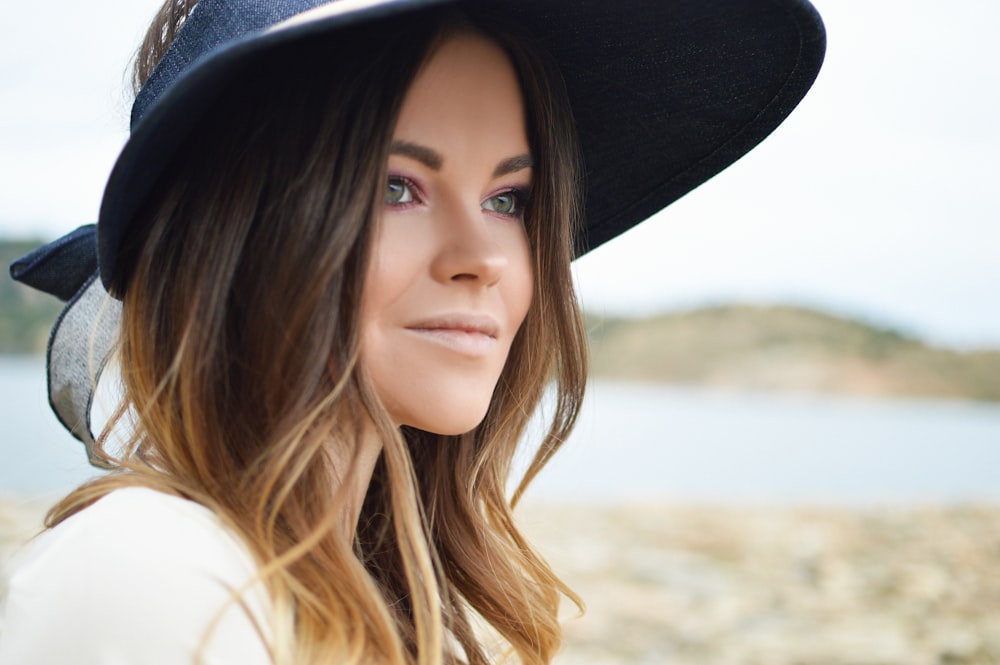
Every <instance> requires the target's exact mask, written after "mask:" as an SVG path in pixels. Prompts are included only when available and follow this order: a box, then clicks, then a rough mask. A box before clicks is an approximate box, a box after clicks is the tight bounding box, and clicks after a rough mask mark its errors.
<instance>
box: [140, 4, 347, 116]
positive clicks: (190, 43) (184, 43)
mask: <svg viewBox="0 0 1000 665" xmlns="http://www.w3.org/2000/svg"><path fill="white" fill-rule="evenodd" d="M330 1H331V0H200V1H199V2H198V4H196V5H195V7H194V9H193V10H192V11H191V15H190V16H188V18H187V19H186V20H185V21H184V23H183V25H182V26H181V28H180V30H179V31H178V33H177V36H176V38H175V39H174V41H173V43H172V44H171V45H170V46H169V47H168V48H167V51H166V53H164V55H163V58H162V59H161V60H160V62H159V63H157V65H156V67H155V68H154V69H153V72H152V74H150V76H149V79H148V80H147V81H146V82H145V83H144V84H143V86H142V89H141V90H140V91H139V93H138V94H137V95H136V98H135V102H134V103H133V104H132V116H131V120H130V123H131V129H132V130H133V131H134V130H135V128H136V126H137V125H138V124H139V123H140V122H141V121H142V119H143V118H144V117H146V114H147V113H148V112H149V110H150V109H151V108H152V107H153V106H154V105H155V104H156V102H157V100H159V99H160V97H162V96H163V94H164V93H165V92H167V91H168V90H169V89H170V87H171V86H173V84H174V83H175V82H176V81H177V79H178V78H180V77H181V76H182V75H183V74H184V73H185V72H187V71H189V70H191V69H193V68H194V65H196V64H197V63H198V62H199V61H201V60H203V59H204V58H205V57H206V56H207V55H208V54H210V53H212V52H213V51H215V50H216V49H218V48H220V47H222V46H224V45H227V44H231V43H233V42H236V41H239V40H241V39H243V38H246V37H247V36H249V35H256V34H259V33H261V32H264V31H266V30H267V29H268V28H270V27H271V26H274V25H276V24H278V23H281V22H282V21H285V20H287V19H289V18H291V17H293V16H295V15H296V14H300V13H302V12H304V11H307V10H309V9H314V8H316V7H318V6H320V5H325V4H327V3H329V2H330Z"/></svg>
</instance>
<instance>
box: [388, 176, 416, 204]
mask: <svg viewBox="0 0 1000 665" xmlns="http://www.w3.org/2000/svg"><path fill="white" fill-rule="evenodd" d="M385 202H386V203H387V204H388V205H403V204H406V203H412V202H413V187H412V186H411V185H410V183H409V182H407V181H406V179H405V178H398V177H394V176H390V177H389V182H388V184H387V185H386V189H385Z"/></svg>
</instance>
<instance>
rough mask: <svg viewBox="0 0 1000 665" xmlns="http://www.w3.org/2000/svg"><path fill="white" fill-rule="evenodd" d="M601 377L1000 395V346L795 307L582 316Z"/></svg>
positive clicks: (739, 386) (866, 392)
mask: <svg viewBox="0 0 1000 665" xmlns="http://www.w3.org/2000/svg"><path fill="white" fill-rule="evenodd" d="M587 326H588V330H589V332H590V336H591V341H592V373H593V374H594V375H595V376H598V377H606V378H614V379H625V380H638V381H656V382H667V383H674V384H688V385H699V386H710V387H720V388H731V389H741V390H742V389H746V390H778V391H806V392H828V393H846V394H860V395H897V396H909V397H943V398H957V399H973V400H987V401H1000V351H977V352H958V351H953V350H947V349H940V348H934V347H932V346H928V345H927V344H925V343H923V342H921V341H919V340H917V339H913V338H911V337H907V336H906V335H903V334H901V333H899V332H896V331H893V330H889V329H885V328H878V327H875V326H871V325H868V324H865V323H862V322H859V321H852V320H848V319H843V318H838V317H835V316H831V315H829V314H824V313H821V312H817V311H813V310H809V309H802V308H796V307H752V306H724V307H714V308H707V309H698V310H693V311H689V312H683V313H673V314H666V315H663V316H658V317H652V318H646V319H602V318H598V317H588V318H587Z"/></svg>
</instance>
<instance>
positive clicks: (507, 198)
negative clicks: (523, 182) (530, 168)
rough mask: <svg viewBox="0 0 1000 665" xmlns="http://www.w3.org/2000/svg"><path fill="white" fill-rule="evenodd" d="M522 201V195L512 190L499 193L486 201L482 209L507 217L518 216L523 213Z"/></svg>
mask: <svg viewBox="0 0 1000 665" xmlns="http://www.w3.org/2000/svg"><path fill="white" fill-rule="evenodd" d="M523 199H524V197H523V195H522V194H521V193H520V192H517V191H514V190H511V191H508V192H500V193H499V194H496V195H494V196H491V197H490V198H488V199H486V201H484V202H483V209H485V210H489V211H491V212H495V213H499V214H501V215H507V216H509V217H514V216H519V215H520V214H521V213H523V212H524V205H523Z"/></svg>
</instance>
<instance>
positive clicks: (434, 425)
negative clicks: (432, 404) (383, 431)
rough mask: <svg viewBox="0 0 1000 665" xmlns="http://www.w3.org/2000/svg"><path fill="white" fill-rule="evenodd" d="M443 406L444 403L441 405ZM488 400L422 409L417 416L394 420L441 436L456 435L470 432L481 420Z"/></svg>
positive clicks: (484, 414)
mask: <svg viewBox="0 0 1000 665" xmlns="http://www.w3.org/2000/svg"><path fill="white" fill-rule="evenodd" d="M442 406H444V405H442ZM488 409H489V402H488V401H487V402H486V403H485V404H467V403H466V404H462V405H453V407H452V408H434V409H424V410H423V412H422V413H420V414H419V417H413V414H411V415H410V417H405V418H399V419H397V421H396V422H400V423H403V424H404V425H407V426H409V427H413V428H415V429H419V430H423V431H425V432H430V433H431V434H440V435H442V436H458V435H459V434H465V433H466V432H470V431H472V430H474V429H475V428H476V427H478V426H479V424H480V423H481V422H483V418H485V417H486V411H487V410H488Z"/></svg>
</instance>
